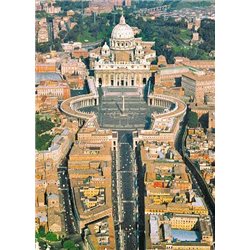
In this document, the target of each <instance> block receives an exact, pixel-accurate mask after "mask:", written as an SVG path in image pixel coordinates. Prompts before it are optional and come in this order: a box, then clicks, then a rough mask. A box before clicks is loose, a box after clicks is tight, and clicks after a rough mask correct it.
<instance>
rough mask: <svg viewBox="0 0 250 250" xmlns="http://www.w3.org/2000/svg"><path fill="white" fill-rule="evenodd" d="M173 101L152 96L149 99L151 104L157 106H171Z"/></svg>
mask: <svg viewBox="0 0 250 250" xmlns="http://www.w3.org/2000/svg"><path fill="white" fill-rule="evenodd" d="M172 103H173V102H171V101H169V100H163V99H157V98H150V97H149V99H148V105H149V106H157V107H163V108H166V107H169V106H170V105H171V104H172Z"/></svg>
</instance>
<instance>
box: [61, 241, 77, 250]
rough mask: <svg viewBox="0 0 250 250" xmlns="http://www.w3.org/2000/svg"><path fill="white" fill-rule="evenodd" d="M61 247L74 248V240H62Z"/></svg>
mask: <svg viewBox="0 0 250 250" xmlns="http://www.w3.org/2000/svg"><path fill="white" fill-rule="evenodd" d="M63 248H66V249H73V248H75V243H74V241H72V240H66V241H64V242H63Z"/></svg>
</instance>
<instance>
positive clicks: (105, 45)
mask: <svg viewBox="0 0 250 250" xmlns="http://www.w3.org/2000/svg"><path fill="white" fill-rule="evenodd" d="M102 49H103V50H109V46H108V44H107V43H106V42H105V43H104V45H103V46H102Z"/></svg>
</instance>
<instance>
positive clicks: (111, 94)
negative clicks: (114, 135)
mask: <svg viewBox="0 0 250 250" xmlns="http://www.w3.org/2000/svg"><path fill="white" fill-rule="evenodd" d="M123 98H124V110H123ZM81 111H84V112H91V111H93V112H95V113H96V114H97V116H98V122H99V124H100V126H101V127H102V128H110V129H114V130H128V129H131V130H134V129H144V128H146V129H147V128H149V126H150V122H151V114H152V113H153V112H158V113H161V112H163V109H162V108H159V107H149V106H148V105H147V103H146V101H145V100H144V98H143V95H142V90H141V89H137V88H129V89H125V88H109V89H108V90H107V88H106V89H104V90H103V91H102V95H101V96H100V105H99V106H98V107H97V106H94V107H85V108H82V109H81Z"/></svg>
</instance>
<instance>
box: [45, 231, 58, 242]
mask: <svg viewBox="0 0 250 250" xmlns="http://www.w3.org/2000/svg"><path fill="white" fill-rule="evenodd" d="M46 240H48V241H58V237H57V235H56V234H55V233H52V232H48V233H47V234H46Z"/></svg>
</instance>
